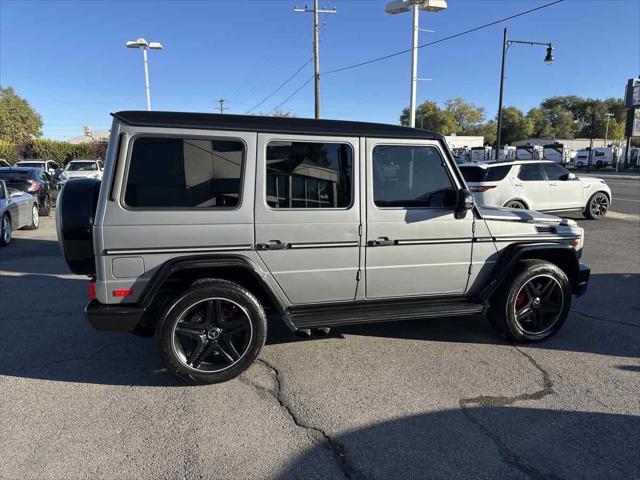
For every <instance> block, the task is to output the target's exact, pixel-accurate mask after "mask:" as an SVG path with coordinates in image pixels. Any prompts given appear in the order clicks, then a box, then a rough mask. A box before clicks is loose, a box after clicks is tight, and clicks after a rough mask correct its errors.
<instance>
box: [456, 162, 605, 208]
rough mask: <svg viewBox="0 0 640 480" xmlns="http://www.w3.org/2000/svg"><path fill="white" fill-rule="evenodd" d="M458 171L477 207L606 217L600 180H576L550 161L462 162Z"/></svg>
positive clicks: (602, 181)
mask: <svg viewBox="0 0 640 480" xmlns="http://www.w3.org/2000/svg"><path fill="white" fill-rule="evenodd" d="M459 168H460V171H461V172H462V175H463V176H464V178H465V180H466V182H467V186H468V187H469V190H470V191H471V192H472V193H473V195H474V197H475V199H476V202H477V203H478V204H479V205H486V206H492V207H509V208H524V209H528V210H538V211H541V212H556V211H557V212H560V211H579V212H582V213H583V214H584V216H585V217H587V218H591V219H596V218H600V217H603V216H604V215H606V213H607V211H608V210H609V206H610V205H611V189H610V188H609V186H608V185H607V184H606V183H605V181H604V180H601V179H599V178H593V177H584V178H582V177H576V176H575V175H574V174H573V173H571V172H569V170H567V169H566V168H564V167H563V166H562V165H559V164H557V163H555V162H552V161H536V160H533V161H532V160H528V161H527V160H524V161H515V162H496V163H481V164H471V163H466V164H463V165H460V166H459Z"/></svg>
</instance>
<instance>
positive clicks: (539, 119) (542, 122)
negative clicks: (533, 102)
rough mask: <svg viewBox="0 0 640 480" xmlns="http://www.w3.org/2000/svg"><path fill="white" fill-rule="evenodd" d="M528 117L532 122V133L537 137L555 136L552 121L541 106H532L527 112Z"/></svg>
mask: <svg viewBox="0 0 640 480" xmlns="http://www.w3.org/2000/svg"><path fill="white" fill-rule="evenodd" d="M527 119H528V120H529V122H531V129H532V130H531V135H532V136H533V137H535V138H548V137H553V136H554V134H553V128H551V122H550V121H549V119H548V118H547V116H546V115H545V112H544V111H543V110H542V109H540V108H532V109H531V110H529V111H528V112H527Z"/></svg>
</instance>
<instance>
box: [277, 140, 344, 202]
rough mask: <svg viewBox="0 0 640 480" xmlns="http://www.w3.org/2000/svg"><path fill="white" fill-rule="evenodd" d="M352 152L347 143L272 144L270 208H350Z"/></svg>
mask: <svg viewBox="0 0 640 480" xmlns="http://www.w3.org/2000/svg"><path fill="white" fill-rule="evenodd" d="M352 192H353V151H352V149H351V147H350V146H349V145H347V144H346V143H316V142H271V143H269V145H267V205H269V206H270V207H272V208H348V207H349V206H350V205H351V199H352V196H353V193H352Z"/></svg>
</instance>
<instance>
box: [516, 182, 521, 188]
mask: <svg viewBox="0 0 640 480" xmlns="http://www.w3.org/2000/svg"><path fill="white" fill-rule="evenodd" d="M514 185H515V186H516V187H522V185H523V184H522V183H520V182H518V183H514Z"/></svg>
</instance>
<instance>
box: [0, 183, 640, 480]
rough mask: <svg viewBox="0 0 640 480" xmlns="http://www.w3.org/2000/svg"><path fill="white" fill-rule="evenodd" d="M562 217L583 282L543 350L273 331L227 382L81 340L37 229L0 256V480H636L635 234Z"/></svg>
mask: <svg viewBox="0 0 640 480" xmlns="http://www.w3.org/2000/svg"><path fill="white" fill-rule="evenodd" d="M614 188H615V189H616V190H614V191H617V190H618V189H620V196H621V197H622V196H623V193H624V192H625V191H626V190H625V188H627V187H625V186H624V185H622V186H617V184H616V186H615V187H614ZM632 193H633V192H632ZM615 195H618V194H617V193H615V194H614V196H615ZM632 198H636V199H640V196H636V197H632ZM621 203H622V202H620V203H618V202H617V201H616V199H615V197H614V205H616V207H617V205H620V204H621ZM630 203H631V204H632V205H633V202H630ZM614 210H615V208H614ZM575 218H576V219H578V220H579V223H580V224H581V225H582V226H583V227H584V228H585V230H586V246H585V251H584V260H585V261H586V262H587V263H590V264H591V266H592V268H593V271H592V280H591V283H590V287H589V291H588V293H587V294H586V295H585V296H584V297H582V298H580V299H578V300H576V301H575V303H574V305H573V306H572V310H571V314H570V316H569V319H568V320H567V323H566V325H565V326H564V327H563V329H562V330H561V331H560V332H559V333H558V334H557V335H556V336H555V337H553V338H552V339H551V340H549V341H547V342H544V343H541V344H536V345H526V346H525V345H512V344H509V343H507V342H505V341H504V340H503V339H502V338H501V337H499V336H498V335H497V334H496V333H495V332H494V331H493V330H492V329H491V327H490V326H489V325H488V323H487V322H486V321H485V320H484V319H480V318H472V319H461V318H455V319H453V318H444V319H438V320H420V321H411V322H401V323H389V324H376V325H369V326H353V327H349V328H340V329H334V330H332V333H331V335H330V336H329V337H326V338H319V339H311V340H301V339H298V338H297V337H295V336H294V335H292V334H291V333H290V332H288V331H287V330H286V329H285V328H283V327H282V326H281V325H279V324H277V323H272V324H271V325H270V332H269V339H268V341H267V345H266V346H265V347H264V349H263V351H262V352H261V354H260V358H259V360H258V361H257V362H256V363H255V364H254V365H253V366H252V367H251V368H250V369H249V370H248V371H246V372H245V373H244V374H243V375H242V376H241V377H240V378H238V379H236V380H233V381H230V382H226V383H224V384H219V385H211V386H197V387H194V386H186V385H184V384H183V383H181V382H180V381H179V380H177V379H175V378H174V377H173V376H171V375H170V374H169V373H168V372H167V371H166V370H165V369H164V368H163V366H162V364H161V362H160V359H159V356H158V353H157V349H156V346H155V344H154V342H153V340H148V339H141V338H137V337H134V336H132V335H128V334H118V333H102V332H96V331H93V330H92V329H91V328H90V326H89V325H88V324H87V323H86V321H85V320H84V317H83V307H84V304H85V303H86V301H87V293H86V279H83V278H82V277H79V276H76V275H72V274H70V273H69V272H68V270H67V269H66V266H65V264H64V262H63V260H62V258H61V257H60V253H59V249H58V246H57V243H56V237H55V229H54V226H53V218H45V219H43V221H42V225H41V227H40V229H39V230H37V231H35V232H27V231H19V232H16V233H15V238H14V242H13V243H12V245H10V246H9V247H8V248H6V249H2V250H0V295H1V297H0V452H2V454H1V455H0V478H3V479H76V478H87V479H97V478H105V479H112V478H114V479H115V478H137V479H138V478H139V479H158V478H170V479H202V478H205V479H209V478H220V479H257V478H260V479H262V478H269V479H271V478H274V479H298V478H299V479H312V478H318V479H332V478H336V479H343V478H350V479H387V478H395V479H403V478H407V479H408V478H456V479H457V478H469V479H471V478H473V479H478V478H491V479H494V478H505V479H520V478H522V479H527V478H534V479H541V478H559V479H578V478H589V479H613V478H615V479H638V478H640V454H639V452H640V405H639V401H638V392H640V295H638V293H639V292H640V223H639V222H637V221H629V220H622V219H618V218H604V219H602V220H598V221H587V220H583V219H581V217H579V216H576V217H575Z"/></svg>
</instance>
